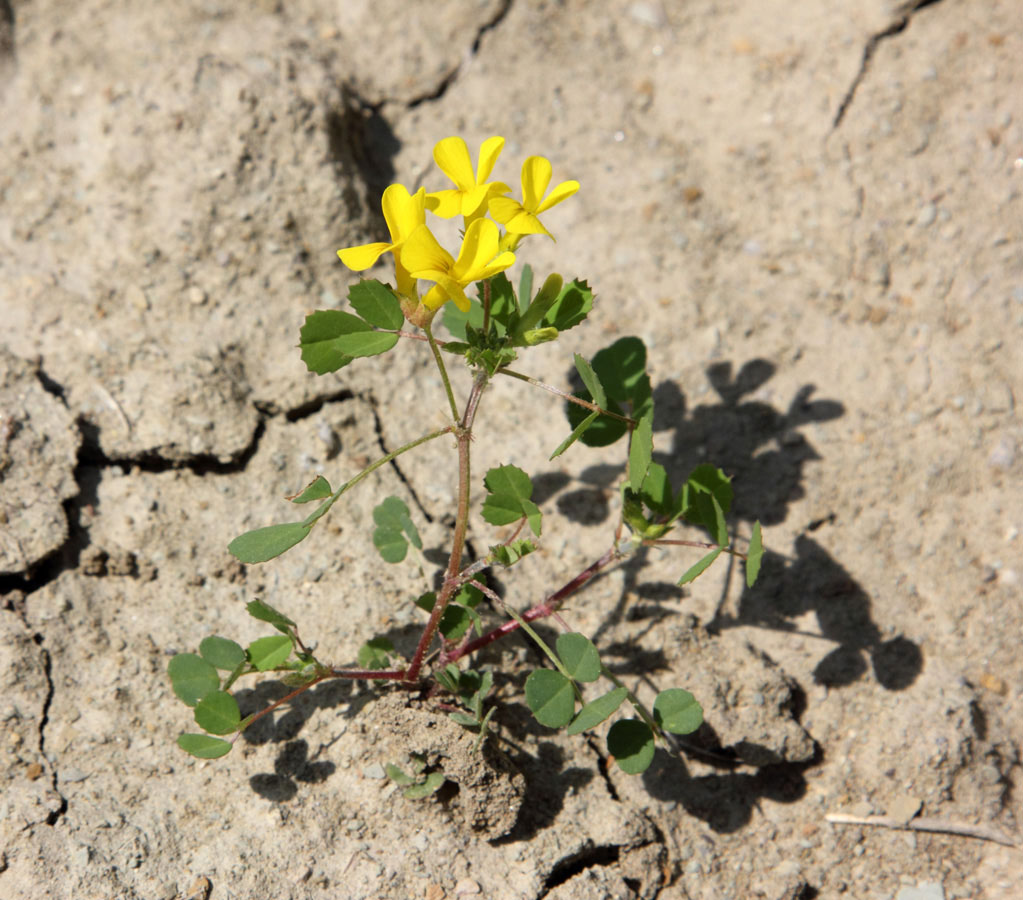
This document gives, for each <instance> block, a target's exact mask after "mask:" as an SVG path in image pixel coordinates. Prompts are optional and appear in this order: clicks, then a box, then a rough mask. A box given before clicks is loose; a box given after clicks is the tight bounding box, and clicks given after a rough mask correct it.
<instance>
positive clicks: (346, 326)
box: [298, 309, 373, 375]
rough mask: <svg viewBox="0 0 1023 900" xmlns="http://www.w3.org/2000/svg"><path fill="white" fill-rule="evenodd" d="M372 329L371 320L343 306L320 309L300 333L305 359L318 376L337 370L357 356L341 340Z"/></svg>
mask: <svg viewBox="0 0 1023 900" xmlns="http://www.w3.org/2000/svg"><path fill="white" fill-rule="evenodd" d="M372 330H373V326H372V325H370V324H369V322H366V321H364V320H362V319H360V318H359V317H358V316H353V315H352V314H351V313H346V312H342V311H341V310H339V309H318V310H317V311H316V312H314V313H310V314H309V315H308V316H306V320H305V324H304V325H303V326H302V328H301V331H300V332H299V345H298V346H299V347H300V348H301V349H302V362H304V363H305V364H306V368H307V369H309V371H310V372H315V373H316V374H317V375H326V374H327V373H328V372H336V371H337V370H338V369H341V368H343V367H344V366H347V365H348V364H349V363H350V362H351V361H352V360H353V359H354V357H353V356H352V355H351V354H348V353H345V352H344V351H343V350H341V349H340V348H339V347H338V345H337V344H336V341H337V339H338V338H339V337H341V336H342V335H346V334H356V333H358V332H363V331H372Z"/></svg>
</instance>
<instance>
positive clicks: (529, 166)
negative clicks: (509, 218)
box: [522, 156, 551, 212]
mask: <svg viewBox="0 0 1023 900" xmlns="http://www.w3.org/2000/svg"><path fill="white" fill-rule="evenodd" d="M550 183H551V161H550V160H549V159H545V158H544V157H542V156H530V157H529V158H528V159H527V160H526V161H525V162H524V163H523V164H522V205H523V206H524V207H526V209H528V210H529V211H530V212H536V211H537V209H538V208H539V206H540V201H541V200H542V199H543V195H544V191H546V190H547V185H548V184H550Z"/></svg>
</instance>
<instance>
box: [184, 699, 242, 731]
mask: <svg viewBox="0 0 1023 900" xmlns="http://www.w3.org/2000/svg"><path fill="white" fill-rule="evenodd" d="M241 721H242V716H241V713H240V712H239V711H238V702H237V701H236V700H235V699H234V697H232V696H231V695H230V694H229V693H227V691H213V692H211V693H209V694H207V695H206V696H205V697H203V698H202V700H200V701H199V702H198V703H197V704H196V706H195V724H196V725H198V726H199V727H200V728H202V729H204V730H206V731H208V732H209V733H210V734H231V732H233V731H237V730H238V725H239V724H241Z"/></svg>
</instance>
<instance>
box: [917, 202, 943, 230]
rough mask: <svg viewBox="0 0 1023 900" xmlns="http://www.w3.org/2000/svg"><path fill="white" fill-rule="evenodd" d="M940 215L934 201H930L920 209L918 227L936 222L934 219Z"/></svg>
mask: <svg viewBox="0 0 1023 900" xmlns="http://www.w3.org/2000/svg"><path fill="white" fill-rule="evenodd" d="M937 217H938V208H937V207H936V206H935V205H934V204H933V203H928V204H927V205H926V206H925V207H924V208H923V209H921V210H920V214H919V215H918V216H917V217H916V227H917V228H927V227H928V226H930V225H933V224H934V220H935V219H936V218H937Z"/></svg>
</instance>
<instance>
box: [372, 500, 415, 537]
mask: <svg viewBox="0 0 1023 900" xmlns="http://www.w3.org/2000/svg"><path fill="white" fill-rule="evenodd" d="M373 521H374V522H376V524H377V525H379V526H380V527H381V528H389V529H391V530H392V531H398V532H402V533H404V534H405V536H406V537H407V538H408V539H409V541H411V543H412V545H413V546H414V547H416V548H417V549H419V550H422V549H423V542H422V540H421V539H420V537H419V531H418V529H417V528H416V525H415V523H414V522H413V521H412V517H411V516H410V515H409V510H408V507H407V506H406V505H405V503H404V502H403V501H402V500H400V499H399V498H398V497H386V498H385V499H384V500H383V501H381V502H380V503H379V504H377V506H376V507H374V509H373Z"/></svg>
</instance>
